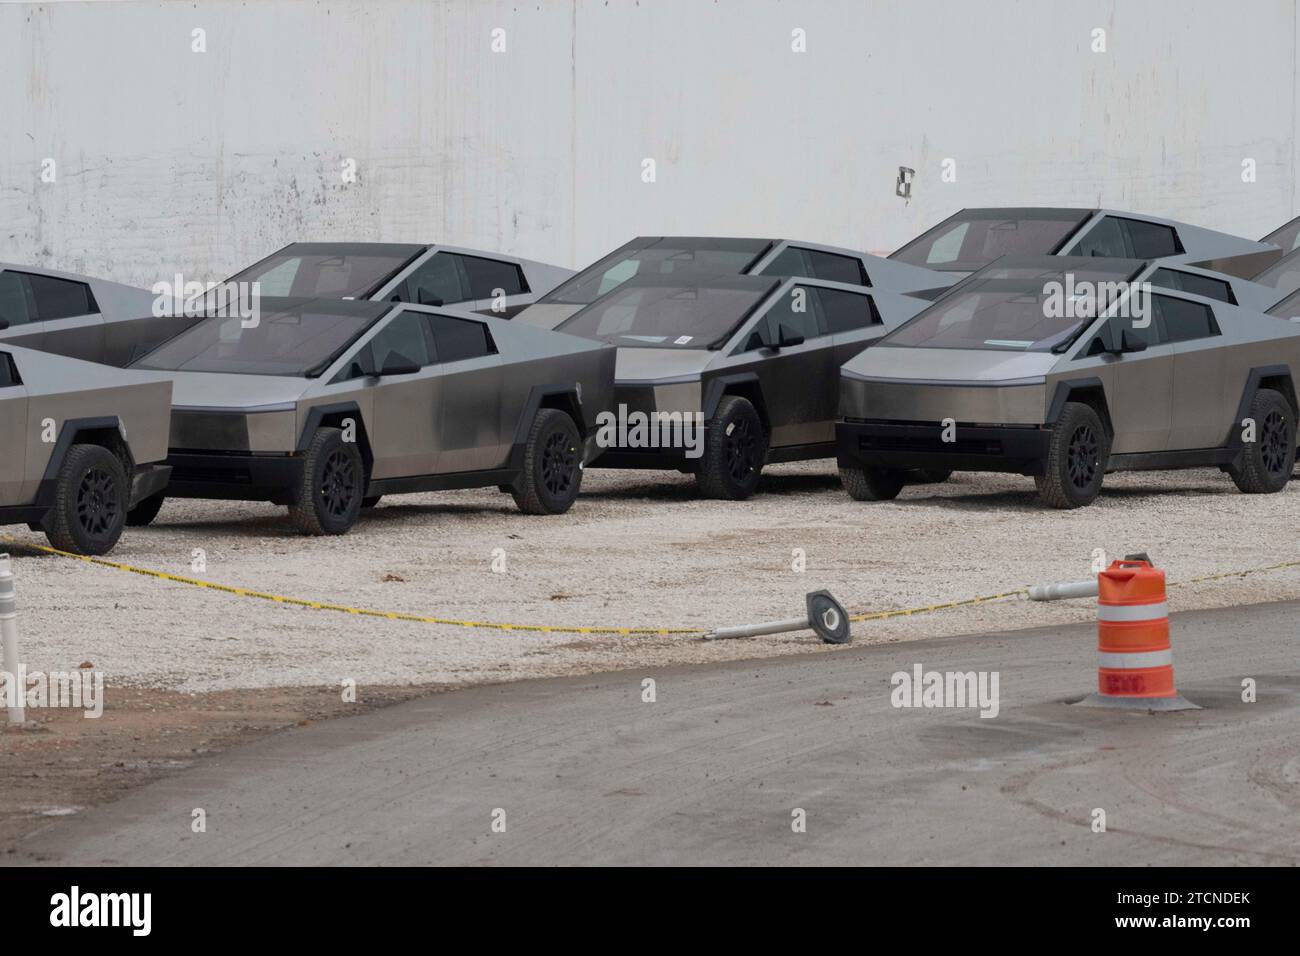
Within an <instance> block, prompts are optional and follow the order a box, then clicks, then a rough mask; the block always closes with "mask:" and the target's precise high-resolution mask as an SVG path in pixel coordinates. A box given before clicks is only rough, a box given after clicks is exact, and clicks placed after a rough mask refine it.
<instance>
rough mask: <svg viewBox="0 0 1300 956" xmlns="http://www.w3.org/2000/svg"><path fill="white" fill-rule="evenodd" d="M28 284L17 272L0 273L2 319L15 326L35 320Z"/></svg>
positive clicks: (0, 315)
mask: <svg viewBox="0 0 1300 956" xmlns="http://www.w3.org/2000/svg"><path fill="white" fill-rule="evenodd" d="M32 312H33V310H32V308H31V304H30V302H29V301H28V292H27V283H25V282H24V281H23V277H22V276H20V275H19V274H18V273H17V272H0V319H4V321H6V322H8V323H9V324H10V325H11V326H13V325H24V324H25V323H27V322H31V321H33V320H34V316H33V314H32Z"/></svg>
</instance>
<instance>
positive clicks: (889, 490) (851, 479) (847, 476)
mask: <svg viewBox="0 0 1300 956" xmlns="http://www.w3.org/2000/svg"><path fill="white" fill-rule="evenodd" d="M906 482H907V472H905V471H899V470H898V469H895V468H841V469H840V484H842V485H843V486H844V490H845V491H847V492H848V493H849V497H850V498H852V499H853V500H854V501H890V500H892V499H894V498H897V497H898V493H899V492H900V491H902V490H903V485H904V484H905V483H906Z"/></svg>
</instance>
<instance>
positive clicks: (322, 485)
mask: <svg viewBox="0 0 1300 956" xmlns="http://www.w3.org/2000/svg"><path fill="white" fill-rule="evenodd" d="M365 483H366V476H365V464H364V462H362V460H361V452H360V451H359V450H358V449H357V443H356V442H350V441H344V440H343V432H342V431H341V430H340V429H338V428H319V429H317V430H316V434H315V435H313V436H312V440H311V444H310V445H309V446H308V448H307V453H306V455H305V456H303V463H302V477H301V478H299V480H298V487H297V488H296V489H294V503H293V504H291V505H290V506H289V519H290V520H291V521H292V522H293V525H294V527H295V528H297V529H298V530H299V531H301V532H302V533H303V534H343V533H345V532H346V531H347V530H348V529H349V528H351V527H352V526H353V525H354V524H356V521H357V516H358V515H359V514H360V512H361V499H362V494H363V492H364V490H365Z"/></svg>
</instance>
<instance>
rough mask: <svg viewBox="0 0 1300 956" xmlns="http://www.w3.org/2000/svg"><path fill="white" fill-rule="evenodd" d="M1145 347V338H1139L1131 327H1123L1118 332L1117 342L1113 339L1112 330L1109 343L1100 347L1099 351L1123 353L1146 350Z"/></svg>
mask: <svg viewBox="0 0 1300 956" xmlns="http://www.w3.org/2000/svg"><path fill="white" fill-rule="evenodd" d="M1146 347H1147V343H1146V340H1145V339H1142V338H1140V337H1139V336H1138V334H1137V333H1136V332H1134V331H1133V330H1132V329H1124V330H1123V331H1122V332H1120V333H1119V341H1118V342H1116V341H1115V339H1114V332H1113V331H1112V334H1111V339H1110V343H1109V344H1108V345H1106V346H1105V347H1104V348H1102V349H1101V351H1103V352H1105V353H1106V354H1107V355H1125V354H1127V353H1131V352H1144V351H1146Z"/></svg>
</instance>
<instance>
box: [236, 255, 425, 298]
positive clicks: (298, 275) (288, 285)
mask: <svg viewBox="0 0 1300 956" xmlns="http://www.w3.org/2000/svg"><path fill="white" fill-rule="evenodd" d="M409 258H410V254H409V253H408V252H405V251H403V252H398V253H393V254H391V255H389V254H379V253H375V252H366V253H356V254H352V253H348V254H330V253H301V252H294V251H293V247H292V246H290V247H289V249H287V250H282V251H281V252H277V253H276V254H275V255H273V256H271V257H270V258H267V259H264V260H262V261H261V262H259V263H257V264H256V265H254V266H250V267H249V268H247V269H245V270H244V271H243V272H240V273H239V274H238V275H235V276H232V277H231V279H230V281H231V282H259V283H261V293H262V295H263V296H279V297H294V298H315V297H318V296H319V297H321V298H326V299H331V298H332V299H341V298H344V297H345V296H359V295H362V294H364V293H366V292H369V291H370V289H371V288H372V287H373V286H375V285H377V284H378V283H379V282H380V280H382V279H385V278H387V277H388V276H391V275H392V274H393V273H394V272H396V271H397V270H398V269H400V268H401V267H402V266H403V265H405V264H406V262H407V260H408V259H409Z"/></svg>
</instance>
